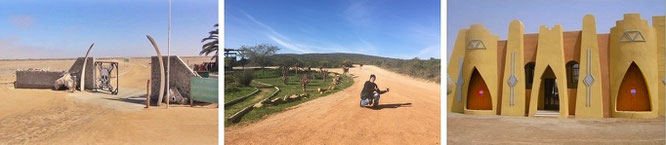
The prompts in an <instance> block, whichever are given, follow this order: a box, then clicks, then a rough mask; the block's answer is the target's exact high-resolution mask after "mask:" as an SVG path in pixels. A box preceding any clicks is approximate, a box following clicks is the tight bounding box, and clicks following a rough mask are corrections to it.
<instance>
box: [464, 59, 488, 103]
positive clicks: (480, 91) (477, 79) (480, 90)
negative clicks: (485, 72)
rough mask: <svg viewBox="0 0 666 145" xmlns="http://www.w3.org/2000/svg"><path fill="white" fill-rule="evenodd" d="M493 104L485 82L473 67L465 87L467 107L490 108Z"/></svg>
mask: <svg viewBox="0 0 666 145" xmlns="http://www.w3.org/2000/svg"><path fill="white" fill-rule="evenodd" d="M492 107H493V104H492V100H491V98H490V92H489V91H488V86H487V85H486V82H485V81H484V80H483V77H481V74H479V71H478V70H477V69H476V68H474V70H473V71H472V76H471V79H470V81H469V87H468V89H467V109H470V110H492Z"/></svg>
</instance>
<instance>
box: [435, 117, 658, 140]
mask: <svg viewBox="0 0 666 145" xmlns="http://www.w3.org/2000/svg"><path fill="white" fill-rule="evenodd" d="M446 126H447V130H448V133H447V143H448V144H463V145H464V144H474V145H476V144H526V145H527V144H529V145H532V144H566V145H570V144H583V145H596V144H622V145H631V144H635V145H652V144H655V145H657V144H659V145H661V144H665V142H664V141H665V140H664V138H665V136H664V135H665V134H664V117H660V118H656V119H626V118H604V119H575V118H568V119H559V118H549V117H531V118H527V117H512V116H496V115H490V116H487V115H464V114H460V113H448V117H447V125H446Z"/></svg>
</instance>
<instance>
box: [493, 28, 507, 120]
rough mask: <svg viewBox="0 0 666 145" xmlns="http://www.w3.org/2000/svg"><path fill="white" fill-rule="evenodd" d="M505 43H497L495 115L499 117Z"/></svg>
mask: <svg viewBox="0 0 666 145" xmlns="http://www.w3.org/2000/svg"><path fill="white" fill-rule="evenodd" d="M506 45H507V41H506V40H504V41H497V69H498V70H497V91H498V92H497V102H498V103H497V110H495V111H497V112H496V114H497V115H501V113H502V112H501V111H500V110H502V103H501V101H502V88H503V87H504V86H503V85H502V79H504V74H503V72H504V55H505V54H506Z"/></svg>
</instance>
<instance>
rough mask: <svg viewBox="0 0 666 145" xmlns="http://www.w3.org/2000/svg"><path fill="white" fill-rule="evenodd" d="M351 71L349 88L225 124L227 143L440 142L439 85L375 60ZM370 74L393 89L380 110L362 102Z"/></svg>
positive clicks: (379, 83)
mask: <svg viewBox="0 0 666 145" xmlns="http://www.w3.org/2000/svg"><path fill="white" fill-rule="evenodd" d="M331 71H335V72H340V73H341V72H342V70H341V69H333V70H331ZM350 73H351V74H352V75H354V76H356V77H355V78H354V84H353V85H352V86H351V87H349V88H347V89H345V90H343V91H340V92H337V93H334V94H331V95H329V96H325V97H322V98H318V99H315V100H312V101H309V102H305V103H302V104H299V105H297V106H294V107H292V108H289V109H287V110H286V111H283V112H280V113H276V114H274V115H269V116H268V117H265V118H263V119H262V120H259V121H256V122H254V123H248V124H240V125H235V126H231V127H227V128H225V141H224V142H225V144H440V133H441V131H440V85H439V84H437V83H432V82H426V81H423V80H419V79H414V78H411V77H408V76H405V75H400V74H397V73H394V72H390V71H386V70H383V69H381V68H378V67H375V66H370V65H364V66H363V68H359V67H358V66H355V67H353V68H351V70H350ZM370 74H375V75H376V76H377V80H376V83H377V85H378V86H379V87H380V89H385V88H387V87H388V88H390V92H388V93H386V94H383V95H382V96H381V100H380V105H381V107H380V109H378V110H373V109H370V108H362V107H360V106H359V100H360V96H359V95H360V92H361V89H362V88H363V83H364V82H365V81H366V80H368V78H369V76H370ZM410 103H411V104H410Z"/></svg>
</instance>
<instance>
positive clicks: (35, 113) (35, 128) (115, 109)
mask: <svg viewBox="0 0 666 145" xmlns="http://www.w3.org/2000/svg"><path fill="white" fill-rule="evenodd" d="M183 59H184V61H186V62H187V63H190V64H194V63H200V62H203V61H208V58H183ZM114 61H118V62H119V63H120V69H119V70H120V72H119V73H120V89H119V90H120V93H119V95H117V96H113V95H105V94H100V93H92V92H75V93H69V92H65V91H53V90H48V89H14V88H13V85H12V84H11V82H13V81H14V80H15V75H14V71H15V70H16V69H28V68H49V70H67V69H69V67H70V66H71V65H72V63H73V62H74V60H73V59H71V60H4V61H0V100H2V101H0V144H72V143H75V144H217V140H218V130H217V128H218V119H217V114H218V113H217V112H218V109H217V108H215V105H213V106H210V105H209V106H202V107H194V108H192V107H185V106H173V107H171V108H169V109H162V108H157V107H153V108H151V109H144V108H143V107H142V106H143V104H142V103H143V100H145V98H142V97H144V96H145V89H146V80H147V79H149V78H150V73H149V72H150V71H149V70H150V68H149V66H150V65H149V63H150V60H149V59H147V58H137V59H130V61H129V63H124V62H123V60H122V59H117V60H114Z"/></svg>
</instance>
